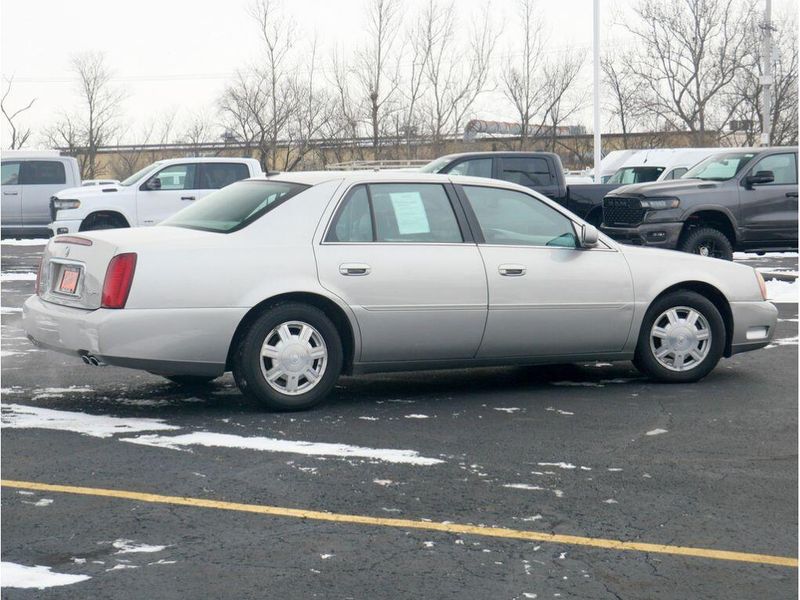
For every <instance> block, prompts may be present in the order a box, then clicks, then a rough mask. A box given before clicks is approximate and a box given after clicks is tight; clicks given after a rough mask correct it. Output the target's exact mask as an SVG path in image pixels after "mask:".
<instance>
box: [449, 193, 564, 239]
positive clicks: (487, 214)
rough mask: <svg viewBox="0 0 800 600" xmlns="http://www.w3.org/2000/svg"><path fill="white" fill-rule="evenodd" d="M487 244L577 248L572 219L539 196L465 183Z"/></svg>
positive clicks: (468, 196)
mask: <svg viewBox="0 0 800 600" xmlns="http://www.w3.org/2000/svg"><path fill="white" fill-rule="evenodd" d="M464 193H465V194H466V196H467V199H468V200H469V203H470V205H471V206H472V210H473V211H474V213H475V217H476V218H477V219H478V224H479V225H480V227H481V231H482V232H483V237H484V239H485V240H486V243H487V244H499V245H507V246H558V247H563V248H576V247H577V245H578V240H577V238H576V236H575V229H574V228H573V226H572V222H571V221H570V220H569V219H568V218H567V217H565V216H564V215H562V214H561V213H560V212H558V211H557V210H555V209H554V208H552V207H550V206H548V205H547V204H545V203H544V202H542V201H540V200H537V199H536V198H534V197H532V196H529V195H528V194H523V193H521V192H517V191H514V190H504V189H501V188H487V187H477V186H464Z"/></svg>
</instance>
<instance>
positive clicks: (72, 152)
mask: <svg viewBox="0 0 800 600" xmlns="http://www.w3.org/2000/svg"><path fill="white" fill-rule="evenodd" d="M44 139H45V141H46V143H47V145H48V146H51V147H53V148H58V149H60V150H61V151H62V152H64V153H65V154H67V155H69V156H74V157H75V158H76V159H77V160H78V167H79V168H80V172H81V178H84V179H89V177H86V176H85V175H84V173H86V172H87V170H88V160H89V157H88V154H87V153H86V152H85V149H86V144H85V138H84V137H83V128H82V126H81V125H80V123H78V122H77V119H76V118H75V117H73V116H71V115H62V116H61V117H60V118H59V120H58V121H56V122H55V123H54V124H52V125H50V126H48V127H47V128H46V129H45V130H44Z"/></svg>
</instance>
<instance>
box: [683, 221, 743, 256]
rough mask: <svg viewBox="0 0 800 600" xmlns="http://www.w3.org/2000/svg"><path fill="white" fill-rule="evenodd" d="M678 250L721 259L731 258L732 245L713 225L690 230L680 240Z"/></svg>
mask: <svg viewBox="0 0 800 600" xmlns="http://www.w3.org/2000/svg"><path fill="white" fill-rule="evenodd" d="M679 250H682V251H683V252H689V253H690V254H701V255H703V256H710V257H712V258H721V259H722V260H733V246H732V245H731V241H730V240H729V239H728V236H726V235H725V234H724V233H722V232H721V231H720V230H719V229H714V228H713V227H700V228H699V229H693V230H691V231H690V232H689V233H688V234H686V237H684V239H683V240H682V241H681V243H680V247H679Z"/></svg>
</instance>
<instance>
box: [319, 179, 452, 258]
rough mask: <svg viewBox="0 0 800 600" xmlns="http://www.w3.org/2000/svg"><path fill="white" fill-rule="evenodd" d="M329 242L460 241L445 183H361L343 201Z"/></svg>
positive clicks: (330, 232) (329, 234) (329, 236)
mask: <svg viewBox="0 0 800 600" xmlns="http://www.w3.org/2000/svg"><path fill="white" fill-rule="evenodd" d="M325 239H326V241H328V242H365V241H375V242H390V243H397V242H400V243H413V242H417V243H440V244H441V243H460V242H463V241H464V238H463V237H462V235H461V229H460V228H459V226H458V221H457V220H456V216H455V213H454V212H453V207H452V205H451V204H450V199H449V197H448V196H447V192H446V191H445V189H444V187H443V186H441V185H439V184H428V183H376V184H370V185H361V186H358V187H357V188H354V189H353V191H351V192H350V193H349V194H348V196H347V198H345V201H344V202H343V203H342V205H341V208H340V209H339V211H338V213H337V214H336V217H335V218H334V222H333V224H332V225H331V229H330V230H329V231H328V235H327V237H326V238H325Z"/></svg>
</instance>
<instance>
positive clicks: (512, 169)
mask: <svg viewBox="0 0 800 600" xmlns="http://www.w3.org/2000/svg"><path fill="white" fill-rule="evenodd" d="M501 163H502V165H503V170H502V172H501V174H500V179H503V180H504V181H511V182H513V183H517V184H519V185H524V186H527V187H534V186H537V187H538V186H544V185H553V184H554V183H555V182H554V181H553V177H552V175H551V174H550V169H549V167H548V166H547V161H546V160H545V159H543V158H523V157H519V158H503V159H501Z"/></svg>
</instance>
